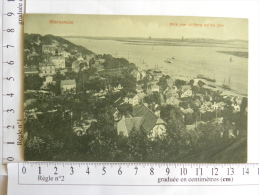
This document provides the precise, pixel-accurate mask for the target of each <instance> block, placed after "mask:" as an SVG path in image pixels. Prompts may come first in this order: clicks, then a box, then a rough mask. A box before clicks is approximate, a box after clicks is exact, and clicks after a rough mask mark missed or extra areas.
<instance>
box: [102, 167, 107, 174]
mask: <svg viewBox="0 0 259 195" xmlns="http://www.w3.org/2000/svg"><path fill="white" fill-rule="evenodd" d="M105 169H106V167H103V169H102V170H103V173H102V175H105V174H106V170H105Z"/></svg>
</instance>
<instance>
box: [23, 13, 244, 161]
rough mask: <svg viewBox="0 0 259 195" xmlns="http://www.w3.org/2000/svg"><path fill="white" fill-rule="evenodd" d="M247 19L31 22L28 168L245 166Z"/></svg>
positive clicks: (27, 31) (27, 35) (53, 18)
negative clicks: (49, 164) (77, 164)
mask: <svg viewBox="0 0 259 195" xmlns="http://www.w3.org/2000/svg"><path fill="white" fill-rule="evenodd" d="M247 104H248V20H247V19H242V18H210V17H182V16H181V17H176V16H122V15H55V14H45V15H44V14H28V15H26V16H25V21H24V119H25V134H24V137H25V148H24V150H25V160H27V161H97V162H188V163H245V162H247V131H248V130H247V116H248V109H247Z"/></svg>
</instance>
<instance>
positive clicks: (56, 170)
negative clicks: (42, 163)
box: [54, 167, 58, 175]
mask: <svg viewBox="0 0 259 195" xmlns="http://www.w3.org/2000/svg"><path fill="white" fill-rule="evenodd" d="M54 169H55V172H54V175H57V174H58V168H57V167H54Z"/></svg>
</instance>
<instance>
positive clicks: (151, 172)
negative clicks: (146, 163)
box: [149, 167, 155, 175]
mask: <svg viewBox="0 0 259 195" xmlns="http://www.w3.org/2000/svg"><path fill="white" fill-rule="evenodd" d="M154 170H155V169H154V168H153V167H151V168H150V173H149V174H150V175H154V173H155V172H154Z"/></svg>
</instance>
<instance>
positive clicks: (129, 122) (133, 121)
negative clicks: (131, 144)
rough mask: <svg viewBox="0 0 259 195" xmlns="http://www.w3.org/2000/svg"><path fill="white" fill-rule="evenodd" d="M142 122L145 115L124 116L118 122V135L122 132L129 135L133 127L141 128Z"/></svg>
mask: <svg viewBox="0 0 259 195" xmlns="http://www.w3.org/2000/svg"><path fill="white" fill-rule="evenodd" d="M142 123H143V117H130V118H125V117H122V119H121V120H120V121H119V122H118V124H117V133H118V135H119V134H122V135H124V136H126V137H128V136H129V134H130V132H131V131H132V130H133V129H135V130H139V129H140V128H141V125H142Z"/></svg>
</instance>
